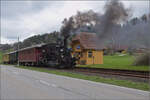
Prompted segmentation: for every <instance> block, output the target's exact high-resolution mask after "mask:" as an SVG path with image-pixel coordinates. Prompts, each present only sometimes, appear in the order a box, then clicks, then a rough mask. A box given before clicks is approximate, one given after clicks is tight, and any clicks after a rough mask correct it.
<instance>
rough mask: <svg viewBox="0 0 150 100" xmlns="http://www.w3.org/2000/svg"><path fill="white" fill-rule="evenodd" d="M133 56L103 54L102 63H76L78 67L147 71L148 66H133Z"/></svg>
mask: <svg viewBox="0 0 150 100" xmlns="http://www.w3.org/2000/svg"><path fill="white" fill-rule="evenodd" d="M134 60H135V57H134V56H131V55H128V54H126V55H123V56H122V55H113V56H111V55H106V56H104V64H95V65H78V67H95V68H109V69H126V70H141V71H149V66H134V65H133V62H134Z"/></svg>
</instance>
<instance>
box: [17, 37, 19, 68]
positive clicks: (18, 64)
mask: <svg viewBox="0 0 150 100" xmlns="http://www.w3.org/2000/svg"><path fill="white" fill-rule="evenodd" d="M17 53H18V64H17V65H18V66H19V36H18V48H17Z"/></svg>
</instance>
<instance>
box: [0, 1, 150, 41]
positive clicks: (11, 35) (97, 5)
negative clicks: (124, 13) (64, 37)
mask: <svg viewBox="0 0 150 100" xmlns="http://www.w3.org/2000/svg"><path fill="white" fill-rule="evenodd" d="M122 2H123V3H124V5H125V7H126V8H131V9H132V13H133V17H134V16H137V17H138V16H141V15H142V14H144V13H148V12H149V1H148V0H147V1H142V0H141V1H138V0H136V1H133V0H132V1H128V0H126V1H122ZM105 3H106V1H20V2H19V1H1V34H2V35H1V41H2V43H14V42H16V41H17V38H16V37H18V36H19V37H20V40H21V41H22V40H23V39H25V38H27V37H30V36H33V35H36V34H43V33H46V32H52V31H55V30H59V29H60V26H61V22H62V20H63V19H64V18H68V17H70V16H71V15H74V14H76V12H77V11H87V10H90V9H92V10H94V11H96V12H100V13H103V12H104V9H103V7H104V5H105Z"/></svg>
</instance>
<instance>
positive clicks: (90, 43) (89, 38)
mask: <svg viewBox="0 0 150 100" xmlns="http://www.w3.org/2000/svg"><path fill="white" fill-rule="evenodd" d="M74 41H79V42H80V44H81V46H82V47H83V48H84V49H96V50H101V49H103V48H104V46H103V45H102V44H100V43H99V38H98V37H97V35H96V33H87V32H81V33H79V34H77V35H76V36H75V37H74V38H73V39H72V42H74Z"/></svg>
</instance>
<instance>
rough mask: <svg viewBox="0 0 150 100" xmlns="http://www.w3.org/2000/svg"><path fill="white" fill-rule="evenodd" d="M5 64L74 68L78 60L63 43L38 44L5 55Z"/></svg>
mask: <svg viewBox="0 0 150 100" xmlns="http://www.w3.org/2000/svg"><path fill="white" fill-rule="evenodd" d="M3 62H4V63H9V64H17V63H19V64H20V65H25V66H43V65H44V66H53V67H56V68H73V67H75V65H76V63H75V62H76V59H75V58H74V57H72V56H71V50H70V49H68V48H67V47H66V44H65V42H64V44H63V45H62V44H61V42H57V43H48V44H38V45H34V46H31V47H27V48H23V49H20V50H17V51H14V52H10V53H6V54H4V55H3Z"/></svg>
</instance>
